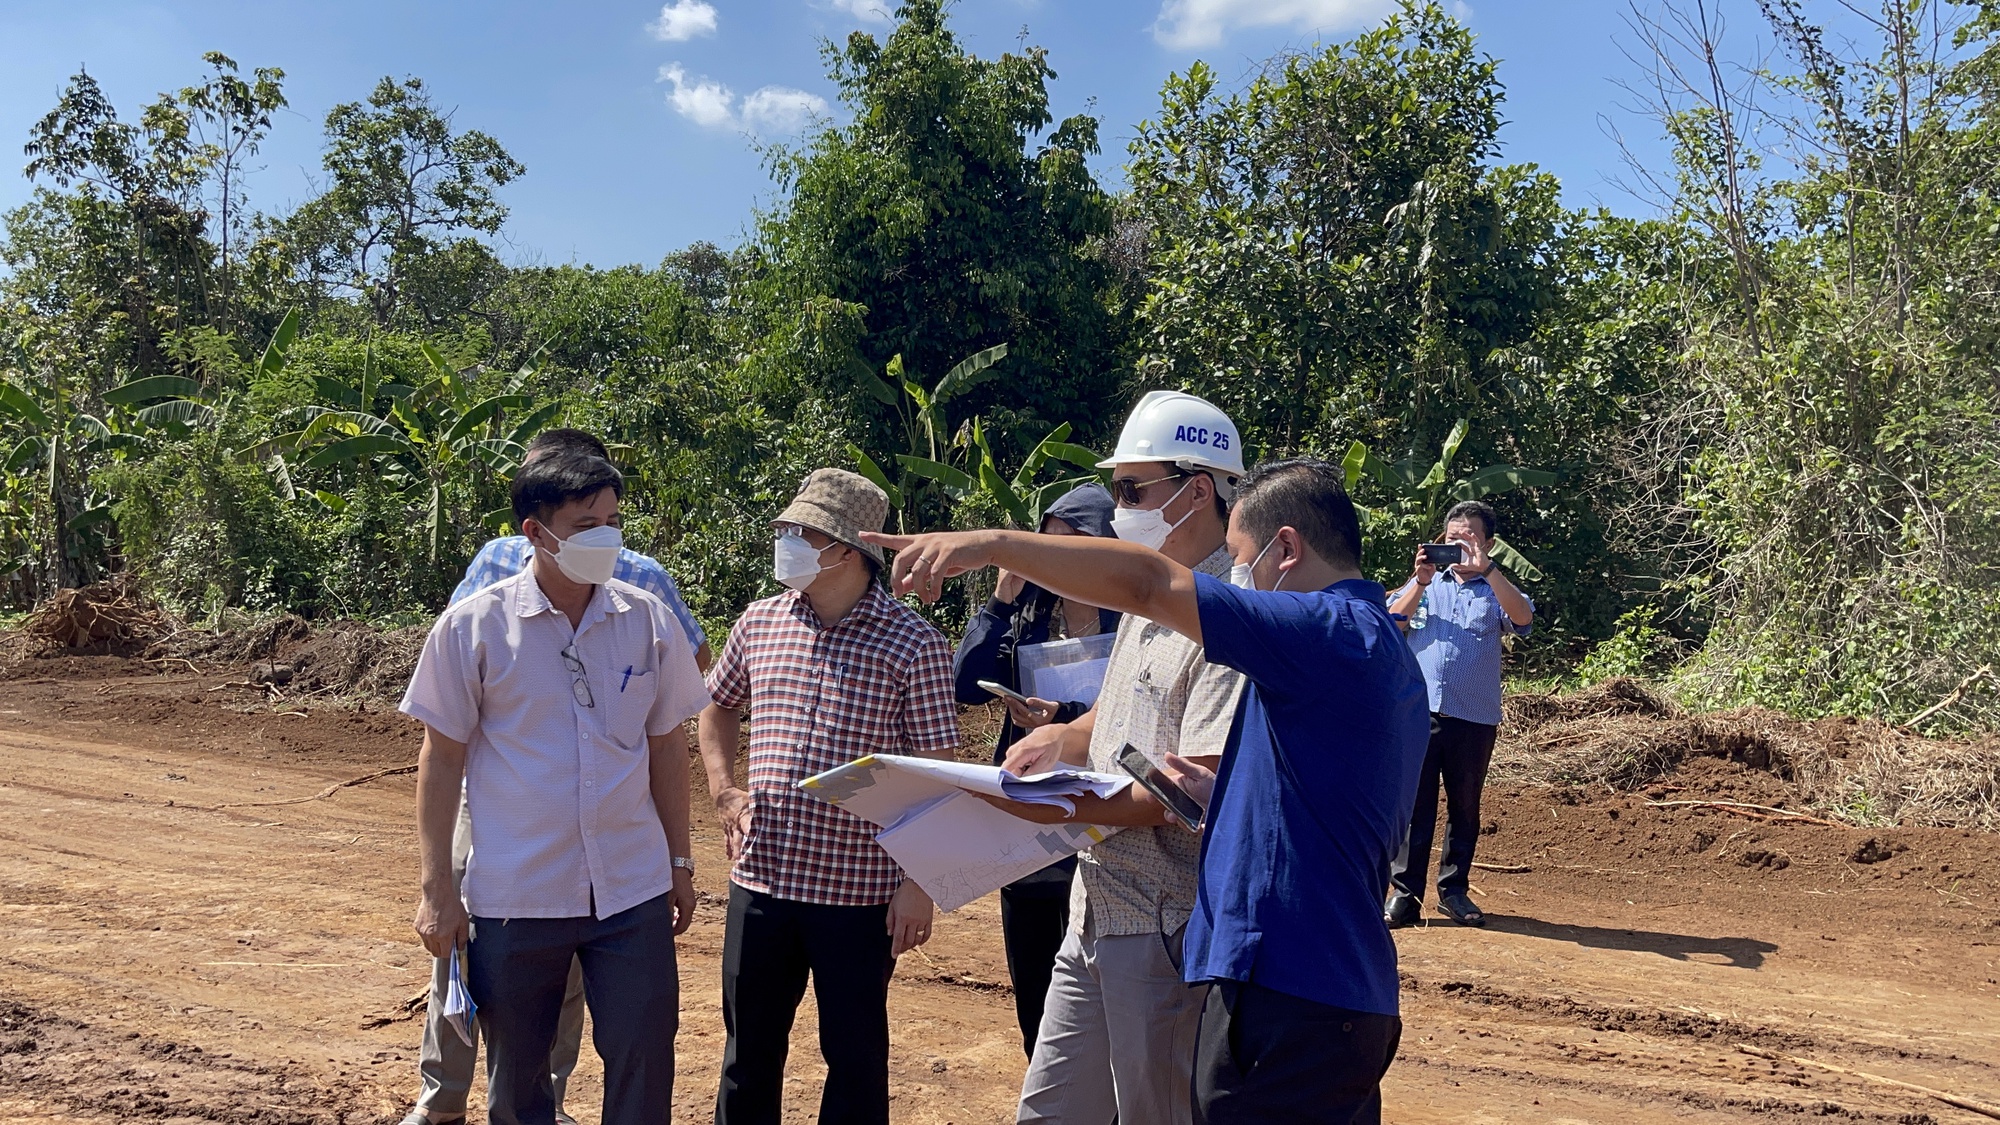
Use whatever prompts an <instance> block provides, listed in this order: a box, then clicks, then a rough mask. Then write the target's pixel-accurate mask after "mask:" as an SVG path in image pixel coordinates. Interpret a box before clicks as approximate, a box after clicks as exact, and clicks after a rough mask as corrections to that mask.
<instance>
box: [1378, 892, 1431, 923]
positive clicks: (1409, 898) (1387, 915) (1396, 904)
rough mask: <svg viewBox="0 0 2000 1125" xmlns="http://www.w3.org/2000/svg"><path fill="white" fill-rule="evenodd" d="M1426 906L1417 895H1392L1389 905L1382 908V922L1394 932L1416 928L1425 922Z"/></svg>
mask: <svg viewBox="0 0 2000 1125" xmlns="http://www.w3.org/2000/svg"><path fill="white" fill-rule="evenodd" d="M1423 913H1424V904H1423V903H1422V902H1419V901H1418V900H1417V896H1415V895H1390V896H1389V903H1388V905H1387V906H1384V907H1383V908H1382V920H1383V921H1384V922H1387V923H1388V924H1389V928H1390V929H1392V930H1400V929H1402V928H1403V927H1404V926H1414V925H1416V924H1417V923H1418V922H1420V921H1422V920H1423Z"/></svg>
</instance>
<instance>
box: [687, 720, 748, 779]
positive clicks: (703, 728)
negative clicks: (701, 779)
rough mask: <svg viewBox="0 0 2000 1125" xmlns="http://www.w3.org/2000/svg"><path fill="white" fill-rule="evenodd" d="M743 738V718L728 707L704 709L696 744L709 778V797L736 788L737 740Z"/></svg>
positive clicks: (702, 765) (703, 768)
mask: <svg viewBox="0 0 2000 1125" xmlns="http://www.w3.org/2000/svg"><path fill="white" fill-rule="evenodd" d="M742 734H743V717H742V716H741V715H738V714H737V713H736V712H735V711H733V710H730V709H729V708H727V707H722V706H718V705H716V704H713V703H711V704H709V705H708V706H707V707H705V708H703V709H702V712H701V722H700V726H699V728H698V733H697V735H696V741H697V742H698V743H699V744H700V746H701V767H702V770H703V771H704V772H705V773H707V774H708V795H709V796H710V797H715V796H716V795H718V794H720V793H721V792H722V791H723V790H724V789H729V788H732V787H733V786H735V784H736V740H737V739H738V738H740V737H741V736H742Z"/></svg>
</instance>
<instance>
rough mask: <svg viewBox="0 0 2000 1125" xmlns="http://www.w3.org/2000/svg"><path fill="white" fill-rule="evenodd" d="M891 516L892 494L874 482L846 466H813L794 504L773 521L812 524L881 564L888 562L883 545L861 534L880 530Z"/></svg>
mask: <svg viewBox="0 0 2000 1125" xmlns="http://www.w3.org/2000/svg"><path fill="white" fill-rule="evenodd" d="M888 518H889V494H888V493H886V492H883V491H882V490H881V488H879V487H877V486H876V484H875V482H874V481H871V480H869V479H868V478H867V477H864V476H862V475H861V474H859V473H850V472H848V471H847V470H846V469H814V470H813V471H812V472H811V473H809V474H807V476H806V482H805V484H803V485H801V486H800V487H799V494H798V495H797V496H795V497H793V498H792V502H791V505H790V506H789V507H787V508H786V509H785V511H784V514H782V515H780V516H779V517H778V518H777V519H776V520H773V521H772V523H773V524H780V523H795V524H798V525H799V526H800V527H810V528H812V529H813V530H814V531H817V532H820V533H821V534H823V535H830V536H832V537H833V538H834V539H835V540H836V541H838V542H841V543H845V544H847V545H848V546H850V547H853V548H854V549H855V550H857V551H860V552H862V553H863V554H866V555H867V556H868V557H869V558H871V559H874V560H875V563H876V565H877V566H881V565H883V564H884V563H885V562H886V561H887V559H886V557H885V556H884V555H883V553H882V548H880V547H877V546H875V545H873V544H871V543H863V542H862V541H861V533H862V532H864V531H881V530H882V524H883V522H884V521H885V520H887V519H888Z"/></svg>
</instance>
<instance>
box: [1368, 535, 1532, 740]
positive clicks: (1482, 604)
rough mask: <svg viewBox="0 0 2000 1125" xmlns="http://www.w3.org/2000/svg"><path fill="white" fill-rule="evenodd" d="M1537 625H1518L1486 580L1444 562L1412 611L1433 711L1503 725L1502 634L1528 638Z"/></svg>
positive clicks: (1413, 640)
mask: <svg viewBox="0 0 2000 1125" xmlns="http://www.w3.org/2000/svg"><path fill="white" fill-rule="evenodd" d="M1411 581H1413V582H1414V581H1415V579H1411ZM1408 588H1409V587H1408V586H1407V585H1406V586H1404V587H1403V589H1405V590H1407V589H1408ZM1397 593H1398V594H1400V593H1402V590H1398V591H1397ZM1521 596H1522V597H1523V598H1528V595H1527V594H1526V593H1523V594H1522V595H1521ZM1534 608H1535V602H1534V599H1533V598H1528V609H1529V610H1530V611H1531V612H1532V611H1533V610H1534ZM1533 629H1534V624H1533V623H1532V622H1530V623H1529V624H1527V625H1516V624H1514V622H1513V621H1512V620H1510V619H1509V618H1508V617H1507V611H1506V610H1504V609H1501V608H1500V599H1499V598H1498V597H1497V596H1496V595H1495V594H1494V593H1493V587H1492V586H1491V585H1490V584H1488V582H1487V581H1486V579H1484V578H1472V579H1469V580H1467V581H1464V582H1461V581H1459V580H1458V578H1457V577H1456V576H1455V575H1454V574H1453V573H1452V571H1451V569H1450V568H1449V567H1440V568H1439V569H1438V572H1437V578H1436V579H1434V580H1432V582H1431V584H1430V586H1429V587H1427V588H1426V589H1425V590H1424V597H1423V601H1422V602H1421V603H1420V607H1419V609H1418V610H1417V611H1416V612H1413V613H1411V615H1410V634H1409V635H1410V649H1411V651H1413V652H1415V653H1416V654H1417V664H1418V665H1419V666H1420V667H1422V668H1423V670H1424V686H1425V687H1427V688H1429V689H1430V698H1431V710H1432V711H1434V712H1436V713H1437V714H1440V715H1448V716H1450V717H1451V718H1454V719H1463V720H1465V721H1466V722H1468V723H1484V724H1486V725H1487V726H1495V727H1497V726H1499V725H1500V654H1501V646H1500V638H1502V637H1504V636H1507V635H1509V634H1516V635H1519V636H1523V637H1525V636H1527V635H1528V634H1529V633H1530V632H1532V631H1533Z"/></svg>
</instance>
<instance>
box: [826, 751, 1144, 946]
mask: <svg viewBox="0 0 2000 1125" xmlns="http://www.w3.org/2000/svg"><path fill="white" fill-rule="evenodd" d="M1130 784H1132V779H1131V778H1129V777H1118V776H1113V775H1111V774H1103V773H1092V772H1090V771H1088V770H1055V771H1052V772H1050V773H1042V774H1035V775H1033V776H1031V777H1016V776H1014V775H1013V774H1010V773H1008V772H1007V771H1005V770H1003V769H1001V768H999V767H998V766H981V765H973V764H970V763H966V762H940V761H935V760H932V759H930V758H905V757H900V756H897V755H890V754H874V755H870V756H868V757H866V758H862V759H860V760H858V761H854V762H849V763H848V764H846V765H844V766H841V767H839V768H837V769H831V770H828V771H826V772H825V773H822V774H819V775H817V776H814V777H809V778H807V779H805V780H804V781H801V782H800V783H799V788H801V789H803V790H805V791H806V792H807V793H810V794H812V795H813V796H815V797H818V798H819V799H821V800H823V801H826V802H827V803H829V804H832V805H837V806H839V807H841V808H843V809H846V810H847V811H848V812H851V813H853V814H854V815H856V816H859V817H861V818H862V819H864V820H868V821H872V822H874V823H875V824H879V825H881V826H882V831H881V832H879V833H877V834H876V837H875V841H876V842H877V843H879V844H881V845H882V847H883V849H884V850H885V851H887V852H888V853H889V855H890V856H891V857H892V858H894V859H895V861H896V862H897V863H899V864H901V865H902V868H903V871H904V873H905V874H907V875H909V877H910V878H912V879H915V880H916V881H917V885H918V886H920V887H922V888H923V889H924V891H925V893H927V894H929V895H930V896H931V898H932V899H934V900H936V902H937V904H938V906H939V907H940V908H941V909H944V910H956V909H958V908H959V907H961V906H964V905H965V904H966V903H968V902H971V901H973V900H974V899H977V898H980V897H982V896H984V895H987V894H989V893H991V892H993V891H995V890H998V889H999V888H1001V887H1003V886H1006V885H1007V884H1008V883H1011V882H1013V881H1014V880H1016V879H1019V878H1021V877H1022V876H1024V875H1030V874H1033V873H1034V872H1036V871H1040V870H1041V869H1042V868H1044V867H1047V866H1048V865H1049V864H1051V863H1054V862H1056V861H1057V860H1059V859H1062V858H1064V857H1066V856H1070V855H1074V854H1076V853H1077V852H1079V851H1081V850H1083V849H1084V848H1087V847H1090V846H1091V845H1092V844H1095V843H1099V842H1101V841H1103V840H1104V839H1105V838H1107V837H1109V836H1110V835H1112V834H1113V833H1115V832H1117V831H1118V829H1116V828H1105V827H1101V826H1099V825H1092V824H1036V823H1034V822H1032V821H1027V820H1022V819H1021V818H1019V817H1017V816H1014V815H1012V814H1010V813H1006V812H1002V811H1001V810H999V809H996V808H994V807H993V806H992V805H989V804H987V803H986V802H985V801H982V800H980V799H979V798H978V797H975V796H973V794H974V793H984V794H986V795H988V796H992V797H1006V798H1009V799H1011V800H1015V801H1021V802H1024V803H1027V804H1036V805H1052V806H1054V807H1056V808H1059V809H1062V810H1063V811H1064V812H1065V813H1073V812H1075V811H1076V804H1075V802H1074V800H1072V798H1075V797H1079V796H1084V795H1089V796H1095V797H1109V796H1111V795H1113V794H1115V793H1117V792H1119V791H1120V790H1122V789H1124V788H1125V787H1126V786H1128V785H1130Z"/></svg>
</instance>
